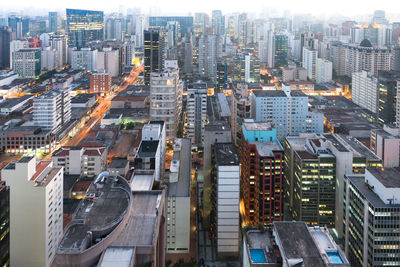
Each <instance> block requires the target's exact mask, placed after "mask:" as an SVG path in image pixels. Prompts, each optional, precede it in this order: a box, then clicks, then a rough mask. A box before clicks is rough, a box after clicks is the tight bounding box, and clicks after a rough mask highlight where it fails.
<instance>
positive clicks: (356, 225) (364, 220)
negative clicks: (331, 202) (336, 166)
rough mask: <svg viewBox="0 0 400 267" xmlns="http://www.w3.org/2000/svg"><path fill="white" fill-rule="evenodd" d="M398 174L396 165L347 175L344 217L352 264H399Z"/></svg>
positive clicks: (399, 208) (347, 246) (399, 210)
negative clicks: (361, 173)
mask: <svg viewBox="0 0 400 267" xmlns="http://www.w3.org/2000/svg"><path fill="white" fill-rule="evenodd" d="M399 177H400V172H399V171H398V170H397V169H395V168H368V169H367V170H366V171H365V175H346V176H345V186H344V188H343V191H344V192H345V194H344V198H343V200H342V201H343V203H344V204H343V206H344V207H343V210H344V211H345V212H344V216H343V218H341V219H342V220H343V221H344V222H345V228H344V235H345V242H344V247H345V252H346V255H347V257H348V259H349V262H350V264H351V266H354V267H362V266H386V265H387V266H396V265H398V264H399V258H400V250H399V249H398V248H399V247H400V233H399V231H398V229H399V227H400V223H399V214H400V202H399V198H398V196H399V195H400V183H399V179H398V178H399Z"/></svg>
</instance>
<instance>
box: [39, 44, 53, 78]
mask: <svg viewBox="0 0 400 267" xmlns="http://www.w3.org/2000/svg"><path fill="white" fill-rule="evenodd" d="M56 56H57V54H56V51H55V50H52V49H51V48H50V47H45V48H43V49H42V51H40V65H41V70H42V71H44V72H47V71H51V70H54V69H55V68H56V64H57V59H56Z"/></svg>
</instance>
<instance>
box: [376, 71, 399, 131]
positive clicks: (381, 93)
mask: <svg viewBox="0 0 400 267" xmlns="http://www.w3.org/2000/svg"><path fill="white" fill-rule="evenodd" d="M399 80H400V72H397V71H379V72H378V109H377V111H378V124H380V125H381V126H383V125H384V124H392V123H395V122H396V97H397V83H398V81H399Z"/></svg>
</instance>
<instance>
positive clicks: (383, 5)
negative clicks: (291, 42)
mask: <svg viewBox="0 0 400 267" xmlns="http://www.w3.org/2000/svg"><path fill="white" fill-rule="evenodd" d="M121 6H122V7H123V9H124V10H126V9H127V8H134V7H140V8H141V10H142V12H143V13H148V12H149V10H150V8H152V7H157V8H158V9H159V10H160V11H161V12H162V14H163V15H166V14H181V15H184V14H188V13H189V12H190V13H192V14H193V13H195V12H210V11H211V10H213V9H221V10H222V11H223V12H224V13H231V12H253V13H257V14H259V13H261V11H262V10H263V9H264V8H267V7H275V8H276V10H277V11H280V12H283V11H284V10H290V11H291V13H311V14H314V15H319V14H335V13H338V14H343V15H346V16H351V15H360V14H372V13H373V10H375V9H383V10H386V12H396V13H398V12H400V1H399V0H380V1H372V0H274V1H272V0H139V1H135V0H34V1H32V0H0V10H1V9H3V11H4V10H8V11H9V10H13V11H16V12H18V11H22V10H25V11H26V12H27V11H28V10H30V11H32V10H38V11H44V9H45V10H52V9H54V10H55V9H57V10H61V9H65V8H78V9H91V10H102V11H105V13H110V12H115V11H119V10H120V7H121ZM41 9H42V10H41Z"/></svg>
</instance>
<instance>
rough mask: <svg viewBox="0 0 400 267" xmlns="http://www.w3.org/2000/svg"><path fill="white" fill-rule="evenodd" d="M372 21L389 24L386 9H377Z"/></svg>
mask: <svg viewBox="0 0 400 267" xmlns="http://www.w3.org/2000/svg"><path fill="white" fill-rule="evenodd" d="M372 23H374V24H387V23H388V21H387V19H386V14H385V10H375V11H374V16H373V18H372Z"/></svg>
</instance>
